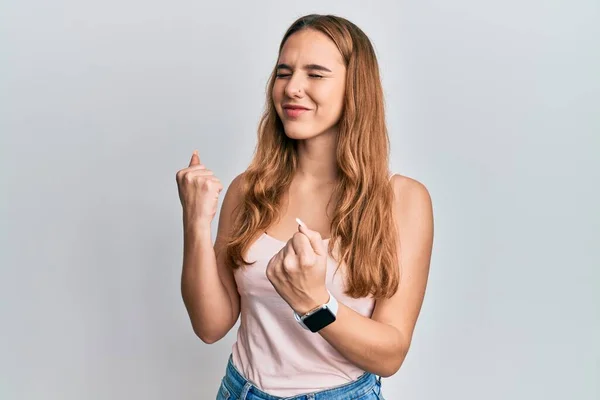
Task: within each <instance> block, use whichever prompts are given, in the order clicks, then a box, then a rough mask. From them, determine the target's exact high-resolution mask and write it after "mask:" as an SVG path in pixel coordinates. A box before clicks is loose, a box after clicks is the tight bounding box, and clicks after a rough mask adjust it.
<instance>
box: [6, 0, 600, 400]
mask: <svg viewBox="0 0 600 400" xmlns="http://www.w3.org/2000/svg"><path fill="white" fill-rule="evenodd" d="M312 12H317V13H333V14H337V15H340V16H343V17H346V18H348V19H350V20H351V21H353V22H355V23H356V24H357V25H358V26H360V27H361V28H362V29H363V30H364V31H365V32H366V33H367V35H368V36H369V37H370V38H371V40H372V41H373V43H374V46H375V48H376V50H377V54H378V57H379V62H380V66H381V71H382V76H383V83H384V89H385V94H386V106H387V120H388V123H389V131H390V136H391V140H392V160H391V168H392V170H393V171H394V172H396V173H401V174H405V175H408V176H410V177H413V178H415V179H417V180H419V181H421V182H423V183H424V184H425V185H426V186H427V187H428V188H429V191H430V193H431V195H432V198H433V203H434V211H435V226H436V231H435V243H434V252H433V258H432V264H431V273H430V280H429V286H428V290H427V293H426V297H425V302H424V304H423V309H422V313H421V316H420V319H419V321H418V323H417V328H416V331H415V335H414V339H413V343H412V347H411V349H410V352H409V355H408V358H407V359H406V361H405V363H404V365H403V366H402V368H401V369H400V371H399V372H398V373H397V374H396V375H394V376H393V377H390V378H384V380H383V393H384V395H385V396H386V398H387V399H388V400H395V399H411V400H417V399H419V400H420V399H423V400H434V399H452V400H453V399H456V400H467V399H473V400H476V399H477V400H478V399H482V398H485V399H488V400H492V399H498V400H500V399H523V400H530V399H544V400H551V399H556V400H564V399H577V400H597V399H598V398H600V388H599V379H598V378H599V377H600V346H599V341H598V338H600V296H599V294H598V289H599V287H600V274H599V272H598V267H600V255H599V247H600V246H599V237H600V235H599V233H600V212H599V210H598V205H599V204H600V192H599V189H598V184H599V182H600V167H599V163H598V159H599V158H600V139H599V135H600V120H599V114H600V78H599V76H600V75H599V74H600V72H599V71H600V51H599V49H600V46H599V44H598V43H599V39H600V28H599V27H600V24H599V23H598V21H599V20H600V3H598V2H597V1H514V0H508V1H495V2H490V1H474V0H456V1H423V0H420V1H400V2H396V1H379V2H369V3H367V2H364V1H344V2H316V1H304V2H280V1H270V2H268V1H252V2H232V1H220V2H210V3H208V2H202V1H171V2H166V1H162V2H157V1H139V0H138V1H135V0H125V1H124V0H119V1H116V0H106V1H95V2H90V1H80V0H78V1H74V0H55V1H52V2H48V1H25V0H24V1H18V2H17V1H6V2H3V3H2V5H1V6H0V138H1V142H0V152H1V153H0V176H1V182H0V183H1V193H2V197H1V199H0V200H1V203H0V206H1V209H0V211H1V215H0V227H1V234H2V236H1V240H2V242H1V245H2V247H1V251H0V257H1V258H0V296H1V297H0V300H1V301H0V317H1V319H0V327H1V329H0V339H1V340H0V397H1V398H2V399H61V400H70V399H73V400H75V399H77V400H79V399H145V400H150V399H214V397H215V395H216V389H217V387H218V383H219V380H220V379H221V377H222V376H223V374H224V372H225V366H226V361H227V357H228V355H229V353H230V351H231V345H232V344H233V342H234V340H235V334H236V331H237V325H236V326H235V327H234V329H232V331H231V332H230V333H229V335H228V336H226V337H225V338H224V339H222V340H221V341H220V342H218V343H216V344H213V345H206V344H204V343H202V342H201V341H200V340H199V339H198V338H196V337H195V336H194V334H193V332H192V329H191V325H190V323H189V320H188V317H187V314H186V311H185V308H184V305H183V302H182V300H181V295H180V289H179V280H180V273H181V261H182V232H181V207H180V204H179V199H178V195H177V189H176V183H175V172H176V171H177V170H178V169H180V168H183V167H185V166H186V165H187V163H188V161H189V158H190V156H191V153H192V151H193V150H194V149H195V148H198V149H199V151H200V156H201V160H202V161H203V162H204V163H205V164H206V165H207V166H208V167H209V168H210V169H212V170H213V171H215V173H216V175H217V176H218V177H220V178H221V180H222V182H223V183H224V185H225V187H227V186H228V185H229V183H230V182H231V180H232V179H233V177H235V176H236V175H237V174H239V173H241V172H242V171H243V170H244V169H245V168H246V166H247V165H248V162H249V161H250V157H251V154H252V151H253V149H254V145H255V143H256V126H257V123H258V118H259V116H260V112H261V110H262V108H263V104H264V99H265V85H266V81H267V77H268V75H269V73H270V71H271V68H272V67H273V65H274V63H275V61H276V57H277V54H276V53H277V46H278V44H279V41H280V40H281V37H282V35H283V33H284V31H285V30H286V28H287V27H288V26H289V25H290V24H291V23H292V22H293V21H294V20H295V19H296V18H297V17H299V16H300V15H304V14H308V13H312ZM221 200H222V198H221ZM215 230H216V219H215V223H213V237H214V235H215V234H216V231H215ZM594 338H595V339H594Z"/></svg>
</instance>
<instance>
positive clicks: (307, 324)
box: [294, 290, 338, 332]
mask: <svg viewBox="0 0 600 400" xmlns="http://www.w3.org/2000/svg"><path fill="white" fill-rule="evenodd" d="M328 292H329V290H328ZM337 311H338V302H337V300H336V298H335V297H333V295H332V294H331V292H329V301H328V302H327V303H325V304H323V305H321V306H319V307H316V308H314V309H312V310H310V311H309V312H307V313H306V314H304V315H302V316H300V315H298V313H297V312H295V311H294V317H295V318H296V321H298V323H299V324H300V326H302V327H303V328H304V329H306V330H309V331H311V332H318V331H320V330H321V329H323V328H325V327H326V326H327V325H329V324H331V323H332V322H333V321H335V318H336V315H337Z"/></svg>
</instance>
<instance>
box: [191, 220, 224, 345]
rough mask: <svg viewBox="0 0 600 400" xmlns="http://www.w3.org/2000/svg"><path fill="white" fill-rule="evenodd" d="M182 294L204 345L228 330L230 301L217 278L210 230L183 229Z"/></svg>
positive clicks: (194, 327) (197, 228)
mask: <svg viewBox="0 0 600 400" xmlns="http://www.w3.org/2000/svg"><path fill="white" fill-rule="evenodd" d="M181 294H182V297H183V302H184V304H185V307H186V309H187V312H188V314H189V317H190V321H191V323H192V327H193V329H194V332H195V333H196V335H198V337H200V338H201V339H202V340H203V341H204V342H207V343H209V342H210V343H212V342H214V341H216V340H218V339H219V338H220V337H221V336H223V332H227V331H228V330H229V329H230V326H229V325H230V322H231V321H230V320H231V314H232V312H231V303H230V301H231V300H230V299H229V295H228V294H227V290H226V289H225V286H224V285H223V283H222V282H221V279H220V278H219V273H218V270H217V260H216V257H215V252H214V249H213V244H212V239H211V236H210V228H208V229H203V228H200V227H195V226H185V225H184V251H183V270H182V274H181Z"/></svg>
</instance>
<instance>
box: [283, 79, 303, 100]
mask: <svg viewBox="0 0 600 400" xmlns="http://www.w3.org/2000/svg"><path fill="white" fill-rule="evenodd" d="M304 84H305V81H304V79H302V77H301V76H300V75H299V74H295V73H294V74H292V75H291V76H290V77H289V79H288V81H287V84H286V85H285V94H286V95H287V96H288V97H296V98H298V97H302V96H303V94H304Z"/></svg>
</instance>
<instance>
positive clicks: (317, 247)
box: [296, 218, 327, 256]
mask: <svg viewBox="0 0 600 400" xmlns="http://www.w3.org/2000/svg"><path fill="white" fill-rule="evenodd" d="M296 222H298V224H299V225H298V230H299V231H300V233H304V234H305V235H306V236H308V240H309V241H310V244H311V246H312V248H313V250H314V252H315V253H317V254H318V255H320V256H322V255H324V254H326V253H327V248H326V247H325V242H324V241H323V239H322V238H321V237H320V235H319V233H318V232H316V231H313V230H310V229H308V227H307V226H306V224H305V223H304V222H302V220H301V219H300V218H296Z"/></svg>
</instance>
